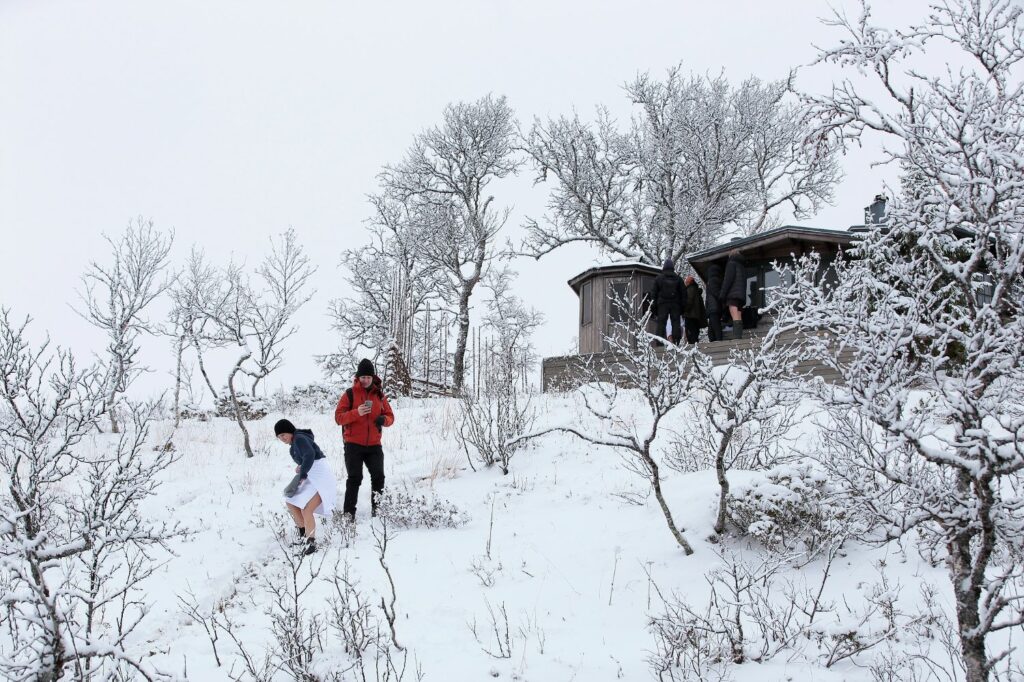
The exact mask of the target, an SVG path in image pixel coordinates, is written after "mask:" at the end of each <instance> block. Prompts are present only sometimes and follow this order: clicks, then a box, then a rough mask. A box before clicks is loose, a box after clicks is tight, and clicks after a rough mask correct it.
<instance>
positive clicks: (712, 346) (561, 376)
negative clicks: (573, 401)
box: [541, 324, 840, 393]
mask: <svg viewBox="0 0 1024 682" xmlns="http://www.w3.org/2000/svg"><path fill="white" fill-rule="evenodd" d="M767 330H768V326H767V325H764V324H762V325H760V326H759V328H758V329H747V330H744V332H743V338H742V339H726V340H723V341H715V342H709V341H701V342H700V343H699V344H698V348H699V349H700V350H701V351H702V352H704V353H706V354H707V355H708V356H710V357H711V362H712V363H713V364H714V365H715V366H716V367H717V366H720V365H724V364H726V363H727V362H728V361H729V355H730V353H731V352H732V351H733V349H737V348H750V347H752V346H754V345H755V344H756V345H759V344H760V343H761V339H762V338H763V337H764V334H765V332H766V331H767ZM595 358H600V360H602V362H599V363H596V365H595V367H608V366H616V365H618V366H622V367H628V365H629V363H628V359H627V356H625V355H624V354H621V353H615V352H611V351H606V352H603V353H595V354H593V355H588V356H583V355H563V356H560V357H552V358H544V360H543V361H542V363H541V387H542V390H543V391H544V392H545V393H548V392H558V391H571V390H573V389H575V388H577V387H579V385H580V384H581V383H583V380H582V376H581V375H582V371H581V370H582V368H583V367H584V363H585V362H586V360H588V359H595ZM796 369H797V371H798V372H799V373H801V374H802V373H805V372H806V373H809V374H810V375H811V376H819V377H821V378H823V379H824V380H825V381H828V382H831V383H835V382H838V381H839V380H840V377H839V375H838V374H837V373H836V372H835V371H834V370H832V369H831V368H830V367H825V366H824V365H822V364H821V363H820V362H818V361H817V360H814V359H807V360H803V361H801V362H799V363H798V364H797V366H796ZM597 374H598V378H599V379H600V380H601V381H609V382H614V381H616V377H615V376H613V374H612V373H610V372H604V371H603V370H597Z"/></svg>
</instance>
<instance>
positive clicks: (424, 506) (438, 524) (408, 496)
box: [377, 487, 469, 528]
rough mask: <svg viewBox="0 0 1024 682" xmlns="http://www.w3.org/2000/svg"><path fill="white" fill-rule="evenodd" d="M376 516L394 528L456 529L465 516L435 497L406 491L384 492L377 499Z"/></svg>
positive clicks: (452, 505) (402, 489)
mask: <svg viewBox="0 0 1024 682" xmlns="http://www.w3.org/2000/svg"><path fill="white" fill-rule="evenodd" d="M377 514H378V515H379V516H382V517H383V518H385V519H387V521H388V522H389V523H391V524H393V525H395V526H396V527H398V528H457V527H459V526H462V525H464V524H465V523H466V522H468V521H469V516H468V515H467V514H466V513H465V512H463V511H462V510H460V509H459V508H458V507H456V506H455V505H454V504H452V503H451V502H449V501H447V500H444V499H441V498H439V497H437V496H436V495H433V494H431V495H429V496H428V495H425V494H423V493H416V492H414V491H412V490H409V489H408V488H396V487H390V488H385V489H384V492H383V493H381V494H380V496H379V497H378V498H377Z"/></svg>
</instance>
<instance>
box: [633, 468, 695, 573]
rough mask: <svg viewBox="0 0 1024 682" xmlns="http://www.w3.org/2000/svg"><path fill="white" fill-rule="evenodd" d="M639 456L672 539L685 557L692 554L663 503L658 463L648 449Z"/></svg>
mask: <svg viewBox="0 0 1024 682" xmlns="http://www.w3.org/2000/svg"><path fill="white" fill-rule="evenodd" d="M640 456H641V457H642V458H643V460H644V464H646V465H647V471H648V473H649V474H650V480H651V488H653V489H654V497H655V498H657V500H658V504H659V505H660V506H661V513H662V514H663V515H664V516H665V521H666V522H667V523H668V529H669V530H670V531H672V537H674V538H675V539H676V542H677V543H679V546H680V547H682V548H683V552H685V553H686V556H690V555H691V554H693V548H692V547H690V543H689V542H687V541H686V538H685V537H683V534H682V532H680V530H679V528H678V527H676V522H675V521H674V520H673V519H672V511H671V510H670V509H669V508H668V502H666V501H665V496H664V495H662V494H661V474H660V473H659V472H658V463H657V462H655V461H654V458H653V457H651V453H650V450H649V449H646V448H645V449H644V451H642V452H641V453H640Z"/></svg>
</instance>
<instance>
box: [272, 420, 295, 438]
mask: <svg viewBox="0 0 1024 682" xmlns="http://www.w3.org/2000/svg"><path fill="white" fill-rule="evenodd" d="M282 433H295V424H292V423H291V422H290V421H288V420H287V419H280V420H278V422H277V423H276V424H274V435H275V436H280V435H281V434H282Z"/></svg>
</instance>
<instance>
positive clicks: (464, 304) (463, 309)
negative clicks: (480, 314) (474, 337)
mask: <svg viewBox="0 0 1024 682" xmlns="http://www.w3.org/2000/svg"><path fill="white" fill-rule="evenodd" d="M472 295H473V286H472V284H468V283H467V284H463V285H462V292H461V294H460V295H459V335H458V337H457V338H456V340H455V368H454V370H453V373H452V388H453V389H454V391H455V393H456V394H459V393H462V385H463V379H464V378H465V373H466V340H467V339H468V338H469V297H470V296H472Z"/></svg>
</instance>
